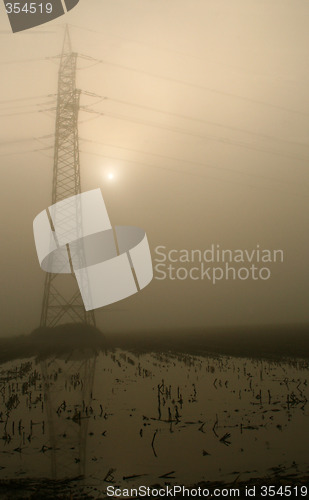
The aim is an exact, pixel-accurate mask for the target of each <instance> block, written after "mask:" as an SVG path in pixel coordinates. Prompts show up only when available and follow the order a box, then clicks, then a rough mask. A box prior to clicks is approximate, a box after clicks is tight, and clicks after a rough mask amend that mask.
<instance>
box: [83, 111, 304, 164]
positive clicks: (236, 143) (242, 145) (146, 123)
mask: <svg viewBox="0 0 309 500" xmlns="http://www.w3.org/2000/svg"><path fill="white" fill-rule="evenodd" d="M84 110H85V109H84ZM85 111H87V112H88V113H90V112H91V113H95V114H97V115H98V116H108V117H111V118H115V119H116V120H121V121H128V122H132V123H137V124H140V125H143V126H147V127H152V128H157V129H161V130H168V131H169V132H174V133H177V134H183V135H187V136H190V137H195V138H197V139H203V140H204V141H207V140H211V141H214V142H219V143H221V144H225V145H228V146H235V147H240V148H245V149H248V150H252V151H258V152H259V153H266V154H270V155H274V156H280V157H282V158H287V159H291V160H296V161H301V162H308V159H307V158H302V157H299V156H294V155H291V154H289V153H282V152H281V151H271V150H268V149H264V148H261V147H258V146H254V145H249V144H246V143H242V142H239V141H233V140H231V139H223V138H217V137H213V136H209V135H202V134H197V133H195V132H189V131H186V130H183V129H181V128H177V127H168V126H166V125H159V124H156V123H153V122H150V121H146V120H140V119H137V118H135V119H134V118H131V117H128V116H124V115H119V114H117V113H110V112H104V113H100V112H97V111H90V110H87V109H86V110H85Z"/></svg>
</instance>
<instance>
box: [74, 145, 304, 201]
mask: <svg viewBox="0 0 309 500" xmlns="http://www.w3.org/2000/svg"><path fill="white" fill-rule="evenodd" d="M80 152H81V153H84V154H89V155H93V156H99V157H101V158H107V159H110V160H118V161H119V160H120V161H125V162H127V163H133V164H134V165H135V166H140V167H141V168H145V167H148V168H153V169H158V170H166V171H169V172H172V173H175V174H180V175H187V176H191V177H200V178H205V179H210V180H215V181H219V182H220V183H221V182H224V183H228V184H231V183H232V184H237V185H242V186H245V187H250V188H253V189H264V190H270V191H272V192H274V191H277V192H279V193H284V194H286V195H289V196H293V197H294V196H295V197H297V198H300V197H301V198H309V195H308V196H306V195H300V194H299V192H298V193H293V192H292V191H291V190H282V189H276V188H273V187H269V186H256V185H254V184H248V183H243V182H239V181H237V180H233V179H224V178H219V177H213V176H210V175H208V174H200V173H197V172H188V171H186V170H179V169H174V168H170V167H165V166H162V165H151V164H149V163H144V162H139V161H136V160H128V159H126V158H119V157H115V156H110V155H103V154H99V153H93V152H91V151H85V150H80Z"/></svg>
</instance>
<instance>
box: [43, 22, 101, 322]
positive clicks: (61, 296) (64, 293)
mask: <svg viewBox="0 0 309 500" xmlns="http://www.w3.org/2000/svg"><path fill="white" fill-rule="evenodd" d="M76 60H77V54H76V53H74V52H72V47H71V41H70V35H69V30H68V28H67V27H66V30H65V36H64V43H63V49H62V54H61V58H60V68H59V76H58V99H57V111H56V130H55V147H54V169H53V187H52V203H53V204H54V203H57V202H59V201H61V200H63V199H65V198H69V197H70V196H74V195H77V194H79V193H80V192H81V180H80V161H79V143H78V112H79V99H80V90H79V89H77V88H76ZM54 258H57V259H59V258H60V257H59V256H58V257H54ZM69 258H70V255H69ZM72 277H73V280H72V279H71V283H68V279H67V276H62V275H59V274H52V273H47V274H46V278H45V287H44V295H43V304H42V312H41V321H40V326H48V327H53V326H56V325H57V324H60V323H68V322H73V323H87V324H90V325H94V326H95V316H94V313H93V311H90V312H86V310H85V308H84V305H83V301H82V298H81V295H80V291H79V289H78V286H77V281H76V278H75V276H74V273H73V272H72Z"/></svg>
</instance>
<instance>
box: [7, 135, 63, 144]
mask: <svg viewBox="0 0 309 500" xmlns="http://www.w3.org/2000/svg"><path fill="white" fill-rule="evenodd" d="M51 137H54V134H49V135H42V136H40V137H25V138H24V139H14V140H11V141H1V142H0V146H7V145H9V144H17V143H20V142H31V141H40V140H41V139H49V138H51Z"/></svg>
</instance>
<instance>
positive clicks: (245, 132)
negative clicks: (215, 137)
mask: <svg viewBox="0 0 309 500" xmlns="http://www.w3.org/2000/svg"><path fill="white" fill-rule="evenodd" d="M82 93H83V94H84V95H88V96H91V97H98V98H100V101H97V102H96V103H93V104H90V105H88V106H83V107H82V109H86V108H89V107H90V106H95V105H96V104H99V103H100V102H103V101H110V102H115V103H118V104H123V105H127V106H132V107H134V108H139V109H145V110H148V111H154V112H156V113H161V114H164V115H169V116H173V117H175V118H181V119H184V120H190V121H194V122H197V123H201V124H204V125H214V126H216V127H220V128H224V129H227V130H232V131H234V132H241V133H244V134H248V135H251V136H254V137H260V138H262V139H267V140H273V141H278V142H284V143H286V144H293V145H295V146H305V147H309V144H304V143H298V142H296V141H291V140H289V139H282V138H280V137H274V136H271V135H267V134H261V133H259V132H252V131H250V130H245V129H242V128H239V127H233V126H231V125H224V124H222V123H219V122H214V121H210V120H204V119H202V118H196V117H191V116H188V115H184V114H181V113H174V112H171V111H165V110H162V109H159V108H155V107H153V106H145V105H143V104H136V103H132V102H130V101H124V100H121V99H115V98H112V97H107V96H100V95H98V94H95V93H93V92H87V91H85V90H83V91H82Z"/></svg>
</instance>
